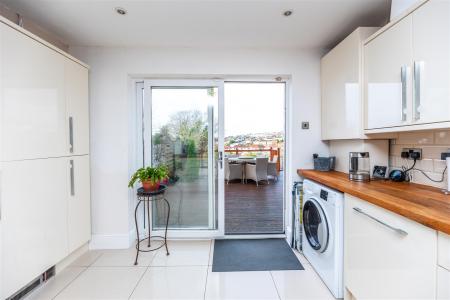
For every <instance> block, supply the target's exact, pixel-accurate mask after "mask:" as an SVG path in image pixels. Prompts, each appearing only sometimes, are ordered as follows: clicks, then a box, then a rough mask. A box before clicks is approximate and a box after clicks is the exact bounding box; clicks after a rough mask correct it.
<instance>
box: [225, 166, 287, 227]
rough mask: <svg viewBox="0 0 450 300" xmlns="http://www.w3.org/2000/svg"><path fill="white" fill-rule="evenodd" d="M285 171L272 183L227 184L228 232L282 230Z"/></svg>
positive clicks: (271, 181) (233, 182)
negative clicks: (257, 184)
mask: <svg viewBox="0 0 450 300" xmlns="http://www.w3.org/2000/svg"><path fill="white" fill-rule="evenodd" d="M282 173H283V172H281V174H280V176H279V177H278V181H275V182H274V181H273V180H270V184H267V183H260V185H259V186H258V187H257V186H256V184H255V183H254V182H253V181H249V182H248V183H247V184H242V183H240V181H238V180H237V181H231V182H230V183H229V184H225V234H268V233H283V232H284V230H283V182H284V180H283V174H282Z"/></svg>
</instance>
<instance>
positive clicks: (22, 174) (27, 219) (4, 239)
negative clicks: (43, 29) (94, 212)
mask: <svg viewBox="0 0 450 300" xmlns="http://www.w3.org/2000/svg"><path fill="white" fill-rule="evenodd" d="M0 90H1V92H0V110H1V111H0V116H1V117H0V151H1V153H0V208H1V210H0V228H1V235H0V273H1V274H0V298H1V299H4V298H8V297H11V296H13V295H15V294H16V293H17V292H18V291H20V290H21V289H23V288H24V287H26V286H27V285H28V284H30V283H31V282H34V281H35V280H36V279H38V278H39V277H40V276H41V274H43V273H44V272H45V271H47V270H48V269H49V268H51V267H53V266H55V265H57V264H58V263H60V262H61V261H63V260H64V259H65V258H67V257H68V256H69V255H70V254H71V253H73V252H74V251H75V250H77V249H79V248H80V247H81V246H83V245H85V244H86V243H88V242H89V240H90V238H91V223H90V175H89V109H88V105H89V104H88V67H87V66H86V65H84V64H83V63H81V62H79V61H77V60H76V59H74V58H73V57H71V56H70V55H68V54H66V53H64V52H62V51H61V50H59V49H57V48H55V47H53V46H52V45H50V44H48V43H46V42H45V41H43V40H41V39H40V38H38V37H36V36H34V35H33V34H31V33H29V32H27V31H26V30H24V29H23V28H20V27H18V26H16V25H15V24H13V23H11V22H9V21H8V20H6V19H3V18H1V17H0Z"/></svg>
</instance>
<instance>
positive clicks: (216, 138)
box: [142, 80, 223, 236]
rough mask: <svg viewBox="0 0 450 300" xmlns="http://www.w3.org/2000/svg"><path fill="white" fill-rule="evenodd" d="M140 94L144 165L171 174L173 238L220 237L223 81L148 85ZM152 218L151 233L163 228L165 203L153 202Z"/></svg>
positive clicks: (155, 82)
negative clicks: (163, 168) (178, 236)
mask: <svg viewBox="0 0 450 300" xmlns="http://www.w3.org/2000/svg"><path fill="white" fill-rule="evenodd" d="M144 94H145V96H144V101H143V105H142V106H143V107H142V117H143V118H142V119H143V128H142V129H143V131H142V137H143V139H142V148H143V153H144V158H143V160H144V164H145V165H151V166H159V165H165V166H166V167H167V168H168V169H169V174H170V179H169V183H168V186H169V187H168V190H167V192H166V199H167V200H168V201H169V203H170V219H169V229H170V230H173V232H172V234H171V235H172V236H176V235H180V236H183V235H184V236H196V235H197V236H208V235H222V234H223V224H220V223H223V222H220V221H219V220H223V217H220V216H219V214H220V213H221V212H223V208H222V206H223V185H219V183H223V169H222V166H221V163H222V162H221V161H220V160H219V159H221V158H222V153H223V138H221V137H222V136H223V129H222V128H223V126H222V125H221V124H222V123H223V109H222V108H221V107H222V106H223V82H221V81H210V80H207V81H203V80H183V81H180V80H151V81H145V82H144ZM221 114H222V115H221ZM219 154H220V155H219ZM151 213H152V224H151V227H152V230H153V231H158V230H161V229H163V227H165V224H166V214H167V207H166V206H165V204H164V203H163V202H155V203H154V204H153V206H152V212H151ZM194 231H197V232H198V233H197V234H195V233H193V232H194Z"/></svg>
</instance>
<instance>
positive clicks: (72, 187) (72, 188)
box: [69, 159, 75, 196]
mask: <svg viewBox="0 0 450 300" xmlns="http://www.w3.org/2000/svg"><path fill="white" fill-rule="evenodd" d="M69 164H70V195H71V196H75V173H74V167H75V166H74V163H73V159H71V160H70V163H69Z"/></svg>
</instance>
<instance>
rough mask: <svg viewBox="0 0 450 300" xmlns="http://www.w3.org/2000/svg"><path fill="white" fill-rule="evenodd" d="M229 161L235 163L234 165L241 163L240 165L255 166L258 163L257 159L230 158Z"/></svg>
mask: <svg viewBox="0 0 450 300" xmlns="http://www.w3.org/2000/svg"><path fill="white" fill-rule="evenodd" d="M228 161H230V162H234V163H240V164H247V163H250V164H255V163H256V157H243V156H241V157H229V158H228Z"/></svg>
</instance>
